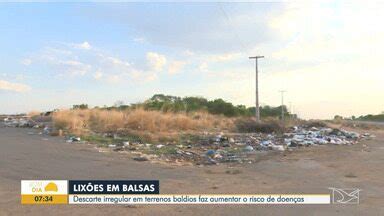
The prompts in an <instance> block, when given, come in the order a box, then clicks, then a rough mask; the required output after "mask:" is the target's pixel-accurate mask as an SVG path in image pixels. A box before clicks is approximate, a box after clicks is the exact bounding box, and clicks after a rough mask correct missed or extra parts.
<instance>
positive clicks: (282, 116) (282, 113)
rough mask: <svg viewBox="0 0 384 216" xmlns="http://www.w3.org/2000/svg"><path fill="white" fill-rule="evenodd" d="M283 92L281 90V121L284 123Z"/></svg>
mask: <svg viewBox="0 0 384 216" xmlns="http://www.w3.org/2000/svg"><path fill="white" fill-rule="evenodd" d="M284 92H286V91H284V90H281V91H280V93H281V121H282V122H284Z"/></svg>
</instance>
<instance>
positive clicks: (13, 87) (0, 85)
mask: <svg viewBox="0 0 384 216" xmlns="http://www.w3.org/2000/svg"><path fill="white" fill-rule="evenodd" d="M0 90H5V91H14V92H27V91H29V90H31V87H29V86H28V85H25V84H21V83H12V82H8V81H5V80H0Z"/></svg>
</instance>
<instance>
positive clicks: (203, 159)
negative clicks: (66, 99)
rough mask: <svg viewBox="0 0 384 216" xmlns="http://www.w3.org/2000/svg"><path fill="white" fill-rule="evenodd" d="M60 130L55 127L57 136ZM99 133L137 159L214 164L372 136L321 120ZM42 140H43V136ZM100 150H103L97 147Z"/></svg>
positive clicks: (23, 121)
mask: <svg viewBox="0 0 384 216" xmlns="http://www.w3.org/2000/svg"><path fill="white" fill-rule="evenodd" d="M3 122H4V125H5V126H6V127H30V128H42V130H40V132H34V131H29V132H28V134H29V135H33V134H43V135H52V133H53V129H52V127H49V126H42V125H38V124H35V123H34V122H32V121H30V120H29V119H28V118H25V117H17V118H11V117H9V118H5V119H4V121H3ZM62 133H63V132H62V131H58V134H59V136H60V135H61V134H62ZM101 136H103V137H105V138H112V139H113V140H116V142H112V144H108V145H104V146H105V147H108V148H109V149H106V148H104V149H106V151H116V152H132V153H135V154H140V156H136V157H133V160H136V161H153V160H161V161H166V162H175V163H183V162H184V163H191V164H197V165H214V164H219V163H248V164H252V163H255V162H256V161H257V160H258V159H257V156H255V155H257V154H265V153H267V152H269V151H275V152H284V151H287V150H289V151H293V150H294V149H296V148H302V147H308V146H317V145H354V144H356V143H357V142H358V141H359V140H361V139H372V138H374V137H375V136H374V135H371V134H369V133H362V134H359V133H356V132H352V131H347V130H344V129H335V128H329V127H326V126H325V125H324V124H319V123H316V124H315V123H313V124H306V125H298V126H294V127H291V128H289V129H288V130H286V131H285V132H284V133H282V132H279V133H273V132H272V133H223V132H220V133H209V132H203V133H201V134H194V136H195V137H194V138H193V139H192V138H189V137H188V138H187V139H186V140H185V141H183V142H180V143H177V142H173V143H172V142H170V143H169V142H166V143H162V144H158V143H157V144H152V143H143V142H140V141H131V140H130V141H122V140H124V139H123V138H124V137H122V136H119V135H117V134H114V133H104V134H101ZM43 140H46V138H44V139H43ZM66 142H68V143H78V142H84V141H81V138H80V137H77V136H69V137H67V139H66ZM99 151H103V152H104V150H100V149H99Z"/></svg>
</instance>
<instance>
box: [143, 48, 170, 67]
mask: <svg viewBox="0 0 384 216" xmlns="http://www.w3.org/2000/svg"><path fill="white" fill-rule="evenodd" d="M147 61H148V64H149V67H150V70H153V71H161V70H162V69H163V67H164V66H165V64H166V63H167V59H166V58H165V56H164V55H161V54H158V53H155V52H148V53H147Z"/></svg>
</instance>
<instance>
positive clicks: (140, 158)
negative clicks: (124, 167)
mask: <svg viewBox="0 0 384 216" xmlns="http://www.w3.org/2000/svg"><path fill="white" fill-rule="evenodd" d="M133 160H135V161H140V162H142V161H148V160H149V159H148V158H146V157H142V156H140V157H134V158H133Z"/></svg>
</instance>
